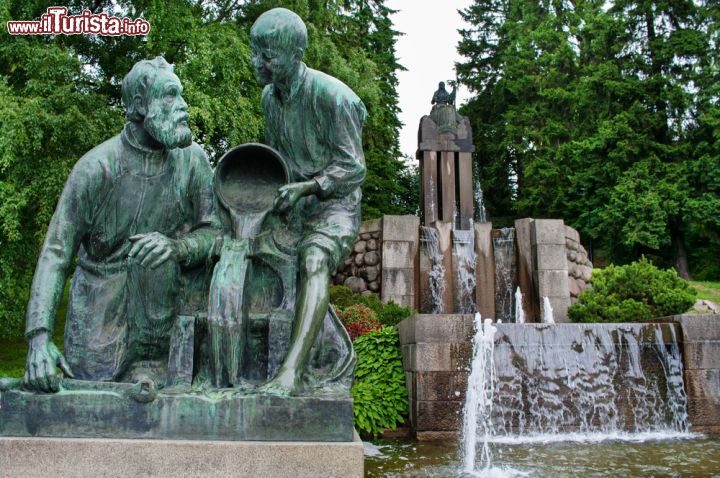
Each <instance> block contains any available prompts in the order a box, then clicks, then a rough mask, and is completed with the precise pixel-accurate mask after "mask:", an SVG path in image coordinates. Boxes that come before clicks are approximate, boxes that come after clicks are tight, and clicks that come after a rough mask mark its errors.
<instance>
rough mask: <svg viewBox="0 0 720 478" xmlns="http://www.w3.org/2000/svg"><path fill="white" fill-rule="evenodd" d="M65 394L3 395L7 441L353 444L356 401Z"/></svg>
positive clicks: (67, 385)
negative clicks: (148, 398) (143, 400)
mask: <svg viewBox="0 0 720 478" xmlns="http://www.w3.org/2000/svg"><path fill="white" fill-rule="evenodd" d="M62 386H63V388H62V390H61V391H60V392H58V393H55V394H34V393H28V392H25V391H22V390H9V391H4V392H2V393H0V436H13V437H58V438H112V439H120V438H127V439H161V440H221V441H222V440H229V441H240V440H248V441H281V440H282V441H323V442H325V441H332V442H350V441H351V440H352V437H353V412H352V407H353V402H352V398H351V397H349V396H348V397H287V398H283V397H274V396H266V395H242V394H241V393H233V392H226V391H221V392H216V393H213V394H204V393H197V392H191V393H179V394H169V393H165V392H164V391H162V390H161V391H160V392H159V393H158V395H157V397H156V398H155V399H154V400H152V401H150V402H147V403H140V402H137V401H136V400H134V399H133V398H131V395H130V394H129V391H130V390H132V385H131V384H125V383H105V382H83V381H77V380H68V379H64V380H63V382H62ZM73 386H76V388H75V389H71V387H73ZM92 387H95V388H96V389H95V390H93V388H92Z"/></svg>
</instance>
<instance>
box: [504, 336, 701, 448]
mask: <svg viewBox="0 0 720 478" xmlns="http://www.w3.org/2000/svg"><path fill="white" fill-rule="evenodd" d="M663 334H665V335H663ZM497 335H498V337H497V344H496V348H495V363H496V367H497V369H496V370H497V374H496V377H497V381H496V383H495V402H494V404H493V419H492V421H493V427H494V430H495V433H496V436H502V435H517V434H520V435H528V434H530V435H533V434H557V433H560V432H577V433H603V434H611V433H621V432H633V433H640V432H659V431H670V432H686V431H687V429H688V421H687V412H686V402H687V399H686V396H685V391H684V388H683V379H682V358H681V356H680V350H679V348H678V345H677V341H676V338H675V329H674V327H673V326H669V325H667V324H618V325H614V324H592V325H591V324H557V325H554V326H552V327H548V326H547V325H544V324H537V325H535V324H526V325H524V326H509V325H505V326H499V333H498V334H497ZM658 363H659V364H660V366H658Z"/></svg>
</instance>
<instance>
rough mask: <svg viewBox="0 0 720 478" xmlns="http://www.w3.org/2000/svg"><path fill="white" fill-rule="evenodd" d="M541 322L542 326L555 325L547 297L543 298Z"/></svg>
mask: <svg viewBox="0 0 720 478" xmlns="http://www.w3.org/2000/svg"><path fill="white" fill-rule="evenodd" d="M542 321H543V323H544V324H554V323H555V316H553V308H552V305H551V304H550V299H549V298H548V297H543V314H542Z"/></svg>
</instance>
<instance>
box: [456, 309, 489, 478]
mask: <svg viewBox="0 0 720 478" xmlns="http://www.w3.org/2000/svg"><path fill="white" fill-rule="evenodd" d="M474 326H475V336H474V337H473V356H472V362H471V365H470V377H468V389H467V394H466V397H465V407H464V422H463V467H462V469H463V471H464V472H465V473H470V474H474V473H476V471H477V470H480V472H482V473H485V472H489V471H490V470H491V469H493V468H492V456H491V454H490V445H489V439H490V436H491V435H492V405H493V392H494V389H495V363H494V351H495V332H496V331H497V328H496V327H495V326H493V325H492V321H491V320H490V319H485V321H484V322H483V320H482V317H481V316H480V314H479V313H476V314H475V317H474ZM479 439H482V448H481V451H480V457H479V458H478V456H477V445H478V440H479ZM476 476H479V475H476ZM483 476H490V475H483Z"/></svg>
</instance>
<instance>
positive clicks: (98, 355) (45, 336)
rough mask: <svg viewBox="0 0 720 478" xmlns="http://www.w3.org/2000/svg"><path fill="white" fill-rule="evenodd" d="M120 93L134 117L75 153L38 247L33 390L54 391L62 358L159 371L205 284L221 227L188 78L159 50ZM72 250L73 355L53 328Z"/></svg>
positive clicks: (91, 368) (111, 374)
mask: <svg viewBox="0 0 720 478" xmlns="http://www.w3.org/2000/svg"><path fill="white" fill-rule="evenodd" d="M122 99H123V104H124V105H125V108H126V114H125V116H126V118H127V119H128V123H127V124H126V125H125V127H124V128H123V131H122V132H121V133H120V134H119V135H117V136H115V137H113V138H111V139H109V140H108V141H106V142H104V143H102V144H101V145H99V146H97V147H96V148H94V149H92V150H91V151H90V152H88V153H87V154H85V155H84V156H83V157H82V158H80V160H79V161H78V162H77V164H76V165H75V167H74V168H73V171H72V173H71V174H70V177H69V178H68V181H67V183H66V184H65V189H64V190H63V193H62V195H61V197H60V200H59V202H58V205H57V208H56V210H55V214H54V215H53V218H52V221H51V222H50V225H49V227H48V231H47V235H46V237H45V244H44V245H43V248H42V250H41V252H40V258H39V260H38V264H37V268H36V270H35V276H34V278H33V283H32V289H31V295H30V303H29V304H28V309H27V323H26V333H25V335H26V337H27V339H28V343H29V346H30V349H29V353H28V359H27V367H26V373H25V380H24V381H25V384H26V386H27V387H29V388H31V389H34V390H38V391H46V392H48V391H57V389H58V377H57V376H56V372H55V366H56V364H58V365H59V366H60V367H61V369H62V370H63V371H64V373H65V374H67V375H69V376H73V375H74V376H75V377H76V378H80V379H85V380H98V381H132V380H133V379H134V378H135V376H136V375H140V374H142V375H145V374H150V375H159V374H162V372H163V371H164V369H165V368H166V366H167V357H168V346H169V343H170V339H169V336H170V330H171V328H172V326H173V320H174V318H175V317H176V316H177V315H178V313H179V312H182V311H181V310H180V304H181V303H185V304H187V303H188V302H193V298H192V297H191V295H193V294H192V290H193V289H196V291H197V293H196V294H195V295H198V294H204V293H205V292H204V291H203V289H202V287H203V286H202V284H197V283H194V282H197V280H198V277H197V276H198V275H202V273H201V272H200V273H198V271H197V269H198V268H203V267H204V265H205V263H206V260H207V256H208V252H209V250H210V248H211V246H212V244H213V242H214V240H215V236H216V235H217V230H218V229H219V227H220V224H219V221H218V220H217V218H216V217H215V214H214V209H213V189H212V171H211V169H210V165H209V163H208V160H207V157H206V155H205V153H204V152H203V150H202V149H201V148H200V147H199V146H198V145H197V144H196V143H193V142H192V135H191V132H190V128H189V127H188V113H187V104H186V103H185V100H183V98H182V84H181V83H180V80H179V79H178V77H177V76H176V75H175V74H174V73H173V69H172V67H171V65H169V64H168V63H167V62H166V61H165V60H164V59H163V58H162V57H157V58H155V59H154V60H151V61H140V62H138V63H136V64H135V66H134V67H133V68H132V70H131V71H130V73H128V75H127V76H126V77H125V79H124V80H123V82H122ZM75 257H77V259H78V261H77V267H76V268H75V273H74V275H73V279H72V284H71V291H70V303H69V306H68V316H67V323H66V326H65V356H66V357H67V361H66V360H65V358H64V357H63V356H62V354H60V352H59V351H58V349H57V347H56V346H55V344H53V342H52V340H51V337H52V332H53V322H54V318H55V313H56V310H57V306H58V303H59V301H60V298H61V296H62V293H63V288H64V286H65V281H66V278H67V274H68V271H69V270H70V269H71V267H72V264H73V261H74V260H75ZM200 282H202V280H200ZM200 302H201V303H202V301H200Z"/></svg>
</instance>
